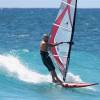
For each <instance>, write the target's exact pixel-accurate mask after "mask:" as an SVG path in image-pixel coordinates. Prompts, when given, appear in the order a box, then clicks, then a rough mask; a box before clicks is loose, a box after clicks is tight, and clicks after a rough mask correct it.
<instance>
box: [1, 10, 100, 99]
mask: <svg viewBox="0 0 100 100" xmlns="http://www.w3.org/2000/svg"><path fill="white" fill-rule="evenodd" d="M57 13H58V9H6V8H5V9H0V100H41V99H43V100H100V85H98V86H93V87H88V88H78V89H77V88H76V89H68V88H62V87H60V86H57V85H54V84H52V83H51V77H50V75H49V73H48V70H47V69H46V68H45V67H44V65H43V63H42V61H41V57H40V53H39V43H40V41H41V38H42V35H43V34H44V33H49V32H50V30H51V27H52V24H53V23H54V20H55V18H56V16H57ZM99 13H100V9H78V10H77V16H76V26H75V34H74V45H73V48H72V52H71V58H70V65H69V72H68V75H67V81H68V82H90V83H95V82H98V83H100V77H99V76H100V74H99V73H100V23H99V20H100V14H99ZM56 71H57V74H58V76H59V77H60V78H61V74H60V72H59V70H58V69H57V68H56Z"/></svg>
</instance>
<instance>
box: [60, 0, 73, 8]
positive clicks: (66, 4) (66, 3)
mask: <svg viewBox="0 0 100 100" xmlns="http://www.w3.org/2000/svg"><path fill="white" fill-rule="evenodd" d="M62 3H64V4H65V5H69V6H71V7H73V8H75V6H74V5H71V4H69V3H67V2H65V1H62Z"/></svg>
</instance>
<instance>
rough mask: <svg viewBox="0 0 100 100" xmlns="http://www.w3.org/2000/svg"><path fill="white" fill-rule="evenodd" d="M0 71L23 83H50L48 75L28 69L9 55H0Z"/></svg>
mask: <svg viewBox="0 0 100 100" xmlns="http://www.w3.org/2000/svg"><path fill="white" fill-rule="evenodd" d="M0 70H5V71H6V72H7V74H8V75H9V76H12V77H17V78H18V79H20V80H22V81H25V82H30V83H31V82H32V83H41V82H50V81H51V80H50V79H51V78H50V76H49V75H42V74H39V73H37V72H35V71H32V70H30V69H28V68H27V67H26V66H25V65H23V64H22V63H21V61H20V60H19V59H18V58H17V57H14V56H11V55H7V56H4V55H0Z"/></svg>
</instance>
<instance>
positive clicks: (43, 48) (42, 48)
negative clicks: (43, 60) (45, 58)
mask: <svg viewBox="0 0 100 100" xmlns="http://www.w3.org/2000/svg"><path fill="white" fill-rule="evenodd" d="M40 51H44V52H47V51H48V43H47V42H45V41H44V40H42V41H41V43H40Z"/></svg>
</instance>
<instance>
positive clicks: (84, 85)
mask: <svg viewBox="0 0 100 100" xmlns="http://www.w3.org/2000/svg"><path fill="white" fill-rule="evenodd" d="M98 84H99V83H63V87H65V88H81V87H88V86H94V85H98Z"/></svg>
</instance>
